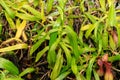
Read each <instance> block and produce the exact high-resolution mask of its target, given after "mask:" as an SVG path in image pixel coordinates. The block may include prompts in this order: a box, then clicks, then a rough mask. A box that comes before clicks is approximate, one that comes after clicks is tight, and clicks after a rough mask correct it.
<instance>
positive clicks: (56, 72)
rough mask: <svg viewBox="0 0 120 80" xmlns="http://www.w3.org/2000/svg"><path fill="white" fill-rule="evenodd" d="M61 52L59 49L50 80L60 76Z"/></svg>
mask: <svg viewBox="0 0 120 80" xmlns="http://www.w3.org/2000/svg"><path fill="white" fill-rule="evenodd" d="M61 52H62V50H61V49H60V50H59V52H58V55H57V60H56V63H55V66H54V68H53V71H52V73H51V76H50V78H51V80H55V79H56V78H57V77H58V75H59V74H60V70H61V68H62V64H63V56H62V55H61Z"/></svg>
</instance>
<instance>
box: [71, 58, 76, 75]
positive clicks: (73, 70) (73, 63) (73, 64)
mask: <svg viewBox="0 0 120 80" xmlns="http://www.w3.org/2000/svg"><path fill="white" fill-rule="evenodd" d="M71 69H72V72H73V73H74V74H75V75H76V74H77V73H78V68H77V64H76V59H75V58H74V57H73V58H72V62H71Z"/></svg>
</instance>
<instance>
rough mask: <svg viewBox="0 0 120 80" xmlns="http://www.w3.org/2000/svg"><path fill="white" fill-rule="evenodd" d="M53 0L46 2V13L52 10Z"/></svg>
mask: <svg viewBox="0 0 120 80" xmlns="http://www.w3.org/2000/svg"><path fill="white" fill-rule="evenodd" d="M53 2H54V0H47V13H49V12H50V11H51V10H52V7H53Z"/></svg>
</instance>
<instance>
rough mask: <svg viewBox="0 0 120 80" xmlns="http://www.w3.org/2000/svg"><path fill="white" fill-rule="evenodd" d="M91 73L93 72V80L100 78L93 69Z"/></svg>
mask: <svg viewBox="0 0 120 80" xmlns="http://www.w3.org/2000/svg"><path fill="white" fill-rule="evenodd" d="M93 74H94V77H95V80H100V78H99V75H98V74H97V72H96V71H95V70H93Z"/></svg>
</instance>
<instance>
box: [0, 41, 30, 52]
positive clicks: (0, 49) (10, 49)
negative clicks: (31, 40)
mask: <svg viewBox="0 0 120 80" xmlns="http://www.w3.org/2000/svg"><path fill="white" fill-rule="evenodd" d="M27 48H28V45H27V44H24V43H23V44H16V45H14V46H8V47H5V48H0V52H7V51H12V50H18V49H27Z"/></svg>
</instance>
